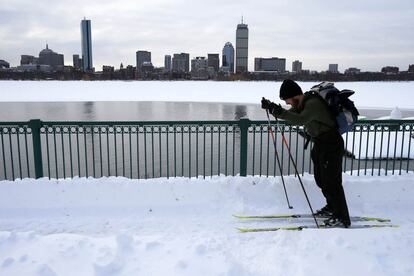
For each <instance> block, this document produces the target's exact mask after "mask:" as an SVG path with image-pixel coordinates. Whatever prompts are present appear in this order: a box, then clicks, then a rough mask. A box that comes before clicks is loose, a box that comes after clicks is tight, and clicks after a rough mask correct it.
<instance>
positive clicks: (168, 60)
mask: <svg viewBox="0 0 414 276" xmlns="http://www.w3.org/2000/svg"><path fill="white" fill-rule="evenodd" d="M164 69H165V71H168V72H170V71H171V56H170V55H165V57H164Z"/></svg>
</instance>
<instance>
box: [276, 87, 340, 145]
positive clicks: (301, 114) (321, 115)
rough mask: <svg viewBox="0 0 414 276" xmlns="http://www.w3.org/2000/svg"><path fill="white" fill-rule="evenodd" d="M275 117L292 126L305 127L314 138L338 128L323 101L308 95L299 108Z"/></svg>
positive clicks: (285, 111)
mask: <svg viewBox="0 0 414 276" xmlns="http://www.w3.org/2000/svg"><path fill="white" fill-rule="evenodd" d="M273 116H275V117H278V118H281V119H283V120H286V121H288V122H290V123H292V124H296V125H303V126H305V130H306V132H307V133H308V134H309V135H310V136H311V137H312V138H315V137H318V136H319V135H321V134H323V133H326V132H328V131H330V130H332V129H334V128H337V125H336V120H335V117H334V116H333V114H332V113H331V111H330V110H329V108H328V105H327V104H326V103H325V102H324V101H323V99H320V98H318V96H314V95H310V94H307V93H305V96H304V98H303V100H302V102H301V103H300V104H299V107H298V108H294V107H292V108H291V109H289V110H284V111H283V112H282V113H281V114H279V115H275V114H273Z"/></svg>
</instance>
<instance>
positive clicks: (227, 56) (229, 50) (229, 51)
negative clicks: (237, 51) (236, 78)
mask: <svg viewBox="0 0 414 276" xmlns="http://www.w3.org/2000/svg"><path fill="white" fill-rule="evenodd" d="M223 67H229V68H230V72H231V73H234V47H233V45H232V44H231V43H230V42H227V43H226V44H225V45H224V47H223Z"/></svg>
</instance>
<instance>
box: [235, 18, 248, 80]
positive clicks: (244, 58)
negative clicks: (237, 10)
mask: <svg viewBox="0 0 414 276" xmlns="http://www.w3.org/2000/svg"><path fill="white" fill-rule="evenodd" d="M248 55H249V29H248V27H247V24H244V22H243V17H242V21H241V24H238V25H237V29H236V73H244V72H248Z"/></svg>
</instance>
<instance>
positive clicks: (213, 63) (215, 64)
mask: <svg viewBox="0 0 414 276" xmlns="http://www.w3.org/2000/svg"><path fill="white" fill-rule="evenodd" d="M207 60H208V67H212V68H213V69H214V72H218V70H219V67H220V57H219V54H207Z"/></svg>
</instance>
